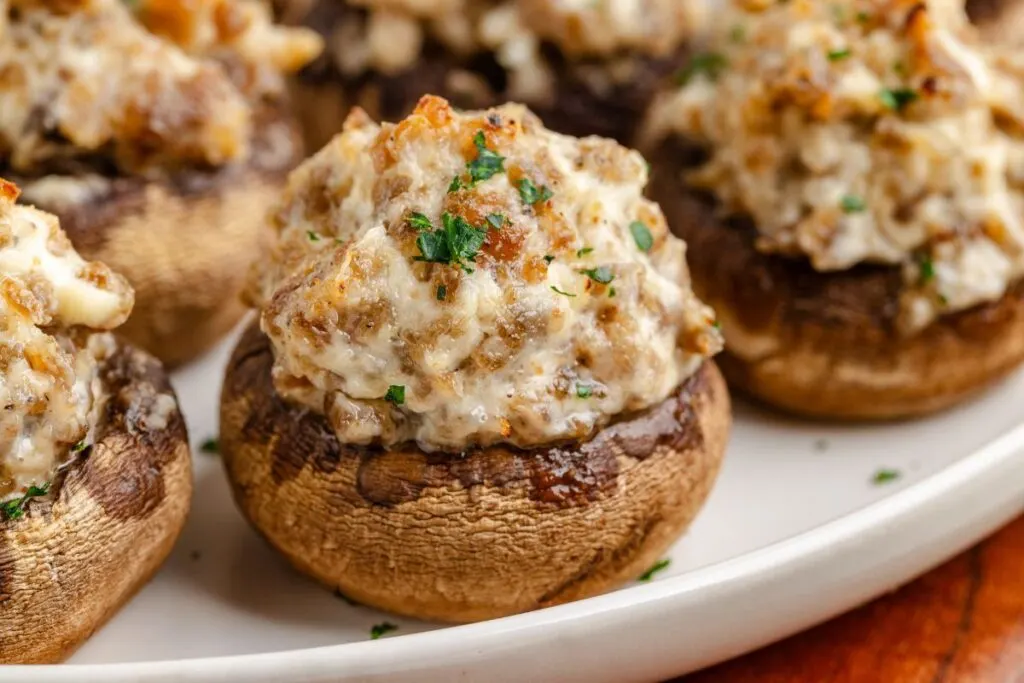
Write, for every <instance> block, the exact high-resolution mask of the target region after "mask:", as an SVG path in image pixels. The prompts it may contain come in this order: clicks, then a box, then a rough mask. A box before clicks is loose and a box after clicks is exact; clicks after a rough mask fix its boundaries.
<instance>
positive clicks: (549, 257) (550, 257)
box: [544, 254, 555, 265]
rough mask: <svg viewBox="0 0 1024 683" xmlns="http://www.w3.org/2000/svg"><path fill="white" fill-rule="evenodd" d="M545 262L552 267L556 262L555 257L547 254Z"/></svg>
mask: <svg viewBox="0 0 1024 683" xmlns="http://www.w3.org/2000/svg"><path fill="white" fill-rule="evenodd" d="M544 260H545V261H547V262H548V265H551V262H552V261H554V260H555V257H554V256H552V255H551V254H545V255H544Z"/></svg>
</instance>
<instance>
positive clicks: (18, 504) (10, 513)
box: [0, 482, 50, 519]
mask: <svg viewBox="0 0 1024 683" xmlns="http://www.w3.org/2000/svg"><path fill="white" fill-rule="evenodd" d="M49 492H50V482H46V483H45V484H43V485H42V486H34V485H33V486H29V487H28V490H27V491H25V495H24V496H22V497H21V498H18V499H16V500H9V501H7V502H6V503H3V504H0V513H2V514H3V517H4V519H19V518H21V517H23V516H24V515H25V505H26V504H28V501H29V499H30V498H38V497H39V496H45V495H46V494H47V493H49Z"/></svg>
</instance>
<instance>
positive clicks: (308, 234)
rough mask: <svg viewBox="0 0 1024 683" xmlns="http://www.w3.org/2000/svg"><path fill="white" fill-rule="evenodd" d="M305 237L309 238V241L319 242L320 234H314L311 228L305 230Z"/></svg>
mask: <svg viewBox="0 0 1024 683" xmlns="http://www.w3.org/2000/svg"><path fill="white" fill-rule="evenodd" d="M306 237H308V238H309V241H310V242H319V241H320V235H318V234H316V233H315V232H313V231H312V230H307V231H306Z"/></svg>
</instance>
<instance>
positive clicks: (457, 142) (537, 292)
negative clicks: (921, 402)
mask: <svg viewBox="0 0 1024 683" xmlns="http://www.w3.org/2000/svg"><path fill="white" fill-rule="evenodd" d="M646 181H647V170H646V165H645V164H644V161H643V159H642V158H641V157H640V156H639V155H638V154H637V153H635V152H632V151H629V150H627V149H625V148H623V147H620V146H619V145H617V144H616V143H614V142H611V141H608V140H603V139H599V138H587V139H582V140H578V139H575V138H571V137H567V136H562V135H557V134H555V133H552V132H550V131H548V130H546V129H545V128H544V127H543V126H542V125H541V123H540V121H539V120H537V118H536V117H534V116H533V115H532V114H531V113H530V112H529V111H528V110H527V109H525V108H524V107H521V106H518V105H507V106H504V107H499V108H496V109H493V110H490V111H486V112H469V113H465V114H460V113H457V112H455V111H454V110H452V109H451V108H450V107H449V106H448V104H447V103H446V102H444V101H443V100H440V99H438V98H432V97H427V98H424V99H423V100H422V101H421V102H420V105H419V107H418V108H417V110H416V111H415V112H414V113H413V114H412V115H411V116H409V117H408V118H407V119H405V120H403V121H401V122H400V123H398V124H397V125H394V124H385V125H383V126H378V125H376V124H374V123H373V122H371V121H370V120H369V119H368V118H367V117H366V116H365V114H362V112H358V111H357V112H356V113H354V114H353V115H352V116H351V117H350V119H349V121H348V122H347V124H346V127H345V130H344V132H343V133H342V134H341V135H339V136H338V137H337V138H335V140H334V141H333V142H332V143H331V144H329V145H328V146H327V147H325V148H324V149H323V150H322V151H321V152H320V153H319V154H317V155H316V156H315V157H313V158H312V159H310V160H309V161H307V162H306V163H305V164H304V165H303V166H301V167H300V168H299V169H298V170H297V171H295V172H294V174H293V175H292V177H291V180H290V182H289V185H288V189H287V191H286V195H285V198H284V201H283V202H282V203H281V205H280V206H279V207H278V209H277V211H276V215H275V217H274V220H273V223H274V228H275V231H276V238H275V242H274V246H273V250H272V253H271V255H270V257H269V258H268V259H267V260H268V261H269V267H267V268H266V270H265V271H264V272H263V273H262V277H261V278H260V280H259V282H258V283H257V284H256V285H255V286H254V292H253V293H252V296H253V298H255V299H256V300H257V301H258V302H260V303H262V304H263V314H262V325H263V329H264V331H266V332H267V334H268V336H269V337H270V339H271V341H272V343H273V345H274V349H275V357H276V365H275V371H274V379H275V385H276V387H277V389H278V391H279V392H280V393H281V394H282V395H283V396H285V397H287V398H289V399H291V400H293V401H297V402H299V403H301V404H304V405H307V406H309V407H311V408H313V409H315V410H319V411H323V412H324V413H325V414H326V415H327V417H328V419H329V420H330V421H331V423H332V425H333V426H334V428H335V430H336V431H337V433H338V435H339V438H340V439H341V440H343V441H345V442H349V443H383V444H394V443H397V442H401V441H406V440H415V441H417V442H418V443H419V444H420V445H421V446H422V447H424V448H443V449H449V450H458V449H461V448H466V447H469V446H471V445H475V444H492V443H495V442H508V443H513V444H516V445H519V446H533V445H539V444H545V443H550V442H553V441H558V440H563V439H582V438H586V437H587V436H589V435H590V434H592V433H593V432H594V431H595V430H596V429H598V428H600V427H601V426H603V425H605V424H607V423H608V421H609V420H610V419H611V418H612V417H613V416H615V415H617V414H621V413H623V412H628V411H634V410H641V409H644V408H646V407H648V406H651V405H653V404H655V403H658V402H660V401H662V400H664V398H665V397H666V396H668V395H669V393H670V392H671V391H672V390H673V389H674V388H675V387H677V386H678V385H679V384H680V382H682V381H683V380H685V379H686V378H687V377H688V376H690V374H691V373H692V372H693V371H694V370H695V368H697V367H698V366H699V365H700V363H701V362H702V361H703V360H704V359H705V358H706V357H708V356H710V355H712V354H713V353H715V352H716V351H717V350H718V349H719V346H720V338H719V335H718V332H717V330H716V329H715V328H714V326H713V322H714V320H713V314H712V312H711V311H710V310H709V309H708V308H707V307H706V306H704V305H703V304H702V303H701V302H699V301H698V300H697V299H696V298H695V297H694V295H693V293H692V291H691V290H690V285H689V274H688V271H687V268H686V263H685V245H684V244H683V243H682V242H681V241H680V240H678V239H676V238H675V237H673V236H671V235H670V234H669V233H668V231H667V229H666V226H665V220H664V217H663V216H662V214H661V211H660V209H659V208H658V207H657V206H656V205H655V204H653V203H652V202H650V201H648V200H646V199H644V197H643V188H644V185H645V184H646Z"/></svg>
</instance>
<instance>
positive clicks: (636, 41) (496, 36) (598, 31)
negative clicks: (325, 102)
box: [292, 0, 707, 101]
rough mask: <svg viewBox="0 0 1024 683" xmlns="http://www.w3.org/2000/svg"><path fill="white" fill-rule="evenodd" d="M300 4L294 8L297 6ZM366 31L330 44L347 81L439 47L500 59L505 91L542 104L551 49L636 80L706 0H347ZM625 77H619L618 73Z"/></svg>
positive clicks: (698, 16)
mask: <svg viewBox="0 0 1024 683" xmlns="http://www.w3.org/2000/svg"><path fill="white" fill-rule="evenodd" d="M292 1H296V0H292ZM347 1H348V2H349V4H351V5H354V6H358V7H363V8H365V9H366V10H367V13H368V16H367V19H366V23H365V26H357V25H351V26H349V27H348V28H347V29H346V30H342V31H338V32H336V34H335V35H334V36H333V38H332V39H331V40H329V41H328V49H329V50H330V52H331V53H332V56H333V57H334V61H335V63H336V64H337V65H338V68H339V70H340V71H341V73H342V74H345V75H348V76H356V75H358V74H361V73H363V72H365V71H369V70H371V69H372V70H377V71H380V72H383V73H396V72H399V71H402V70H405V69H408V68H411V67H413V66H414V65H415V63H416V60H417V59H418V58H419V56H420V55H421V53H422V51H423V47H424V45H425V44H426V43H427V42H429V41H435V42H437V43H439V44H441V45H443V46H444V47H445V48H446V49H447V50H449V51H451V52H453V53H455V54H457V55H471V54H473V53H477V52H493V53H494V54H495V56H496V58H497V60H498V62H499V63H500V64H501V66H502V67H504V68H505V69H506V70H507V71H508V72H509V78H510V82H509V85H508V93H509V94H510V95H511V96H512V97H513V98H516V99H528V100H531V101H537V100H540V99H544V98H548V97H551V96H552V95H553V92H552V88H554V87H555V79H554V74H553V67H552V65H551V63H550V60H549V59H548V58H546V57H545V56H544V55H543V53H542V50H541V47H542V44H543V43H545V42H547V43H551V44H553V45H555V46H557V47H558V50H559V51H560V52H561V53H562V54H563V55H565V56H567V57H568V58H569V59H601V60H607V61H609V63H611V64H615V65H616V66H615V67H613V68H612V72H613V73H612V74H611V75H612V76H613V77H615V78H617V77H618V76H620V75H621V77H622V80H628V79H629V78H630V75H629V74H631V73H632V72H631V69H630V65H629V57H630V56H635V55H644V56H649V57H665V56H668V55H670V54H672V53H673V52H675V51H676V50H677V49H678V48H679V47H680V46H681V45H682V44H683V43H684V42H686V40H687V39H688V38H689V37H690V36H692V35H693V34H694V32H695V31H697V30H698V27H699V26H700V25H701V23H702V21H703V19H704V16H705V5H706V4H707V0H643V1H639V0H601V2H594V1H593V0H347ZM620 72H621V73H620Z"/></svg>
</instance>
